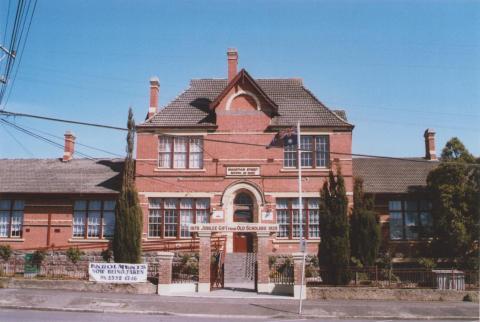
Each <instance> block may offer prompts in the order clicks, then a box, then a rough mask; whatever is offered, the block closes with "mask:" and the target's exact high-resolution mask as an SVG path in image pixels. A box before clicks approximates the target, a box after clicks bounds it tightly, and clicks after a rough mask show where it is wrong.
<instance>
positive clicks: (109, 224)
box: [103, 211, 115, 238]
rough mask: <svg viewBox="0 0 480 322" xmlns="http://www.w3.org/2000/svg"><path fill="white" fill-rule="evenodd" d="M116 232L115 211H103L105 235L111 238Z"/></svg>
mask: <svg viewBox="0 0 480 322" xmlns="http://www.w3.org/2000/svg"><path fill="white" fill-rule="evenodd" d="M114 232H115V212H113V211H104V212H103V237H104V238H111V237H113V234H114Z"/></svg>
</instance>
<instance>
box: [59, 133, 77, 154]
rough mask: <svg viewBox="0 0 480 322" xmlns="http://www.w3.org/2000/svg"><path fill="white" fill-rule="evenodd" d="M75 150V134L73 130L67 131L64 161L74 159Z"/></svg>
mask: <svg viewBox="0 0 480 322" xmlns="http://www.w3.org/2000/svg"><path fill="white" fill-rule="evenodd" d="M74 151H75V136H74V135H73V133H72V132H70V131H67V132H65V151H64V152H63V159H62V161H63V162H68V161H70V160H72V159H73V152H74Z"/></svg>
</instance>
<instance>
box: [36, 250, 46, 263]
mask: <svg viewBox="0 0 480 322" xmlns="http://www.w3.org/2000/svg"><path fill="white" fill-rule="evenodd" d="M46 256H47V252H45V251H44V250H43V249H38V250H36V251H34V252H33V256H32V263H33V264H35V265H37V266H40V265H42V262H43V261H44V260H45V257H46Z"/></svg>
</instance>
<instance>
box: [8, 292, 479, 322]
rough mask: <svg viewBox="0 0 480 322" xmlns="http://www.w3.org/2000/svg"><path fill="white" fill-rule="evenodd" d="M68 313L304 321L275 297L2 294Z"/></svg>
mask: <svg viewBox="0 0 480 322" xmlns="http://www.w3.org/2000/svg"><path fill="white" fill-rule="evenodd" d="M1 308H4V309H30V310H44V311H48V310H52V311H68V312H95V313H100V312H103V313H133V314H158V315H178V316H191V317H195V316H197V317H224V318H225V317H231V318H257V319H281V318H294V317H295V318H298V315H297V310H298V301H296V300H292V299H286V298H281V299H274V298H267V297H265V298H262V297H253V298H242V297H238V298H220V297H218V298H216V297H198V296H190V297H186V296H185V297H183V296H175V297H172V296H159V295H146V294H115V293H91V292H72V291H61V290H36V289H0V309H1ZM303 308H304V309H303V313H304V315H303V317H304V318H325V319H326V318H350V319H357V318H358V319H386V320H387V319H416V320H423V319H425V320H446V319H448V320H478V318H479V312H478V304H477V303H470V302H409V301H379V300H374V301H364V300H350V301H345V300H341V301H339V300H331V301H327V300H315V301H312V300H305V301H304V305H303Z"/></svg>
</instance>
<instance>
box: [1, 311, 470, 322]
mask: <svg viewBox="0 0 480 322" xmlns="http://www.w3.org/2000/svg"><path fill="white" fill-rule="evenodd" d="M252 320H253V321H283V322H296V321H309V322H310V321H312V322H317V321H318V322H320V321H326V322H327V321H340V320H341V321H342V322H374V321H376V322H387V321H392V322H398V321H409V322H415V321H419V322H420V321H422V322H424V321H425V320H351V319H321V320H320V319H319V320H317V319H308V320H307V319H302V318H298V319H291V318H288V319H278V320H271V319H235V318H232V317H227V318H212V317H204V318H202V317H185V316H165V315H142V314H128V313H125V314H110V313H79V312H58V311H37V310H7V309H0V321H1V322H63V321H65V322H84V321H95V322H110V321H112V322H131V321H135V322H153V321H155V322H184V321H198V322H203V321H205V322H243V321H252ZM442 321H445V322H450V321H451V322H458V320H442ZM464 321H468V320H464Z"/></svg>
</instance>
